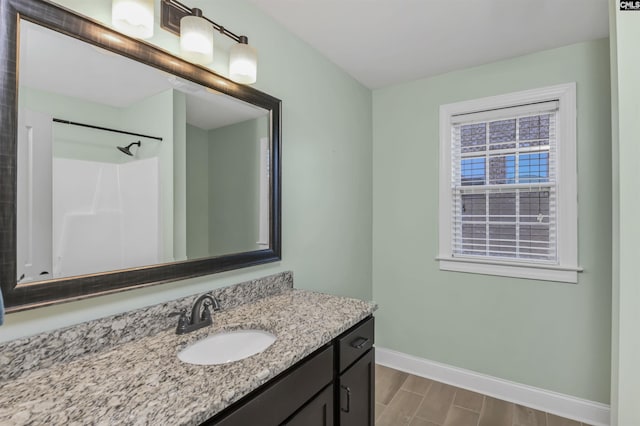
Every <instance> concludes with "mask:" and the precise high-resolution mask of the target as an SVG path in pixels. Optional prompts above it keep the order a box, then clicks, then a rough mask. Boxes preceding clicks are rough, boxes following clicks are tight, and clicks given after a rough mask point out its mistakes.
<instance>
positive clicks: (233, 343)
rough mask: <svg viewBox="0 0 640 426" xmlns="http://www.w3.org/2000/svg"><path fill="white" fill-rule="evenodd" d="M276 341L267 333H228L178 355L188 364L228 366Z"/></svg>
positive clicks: (191, 346)
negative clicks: (227, 364) (229, 363)
mask: <svg viewBox="0 0 640 426" xmlns="http://www.w3.org/2000/svg"><path fill="white" fill-rule="evenodd" d="M275 341H276V336H274V335H273V334H271V333H269V332H267V331H262V330H237V331H226V332H223V333H217V334H214V335H211V336H209V337H206V338H204V339H202V340H200V341H198V342H196V343H194V344H192V345H190V346H187V347H186V348H184V349H183V350H182V351H180V352H179V353H178V358H179V359H180V361H182V362H186V363H188V364H197V365H213V364H226V363H228V362H232V361H238V360H241V359H244V358H247V357H250V356H251V355H255V354H257V353H260V352H262V351H264V350H265V349H267V348H268V347H269V346H271V345H272V344H273V342H275Z"/></svg>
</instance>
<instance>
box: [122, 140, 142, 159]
mask: <svg viewBox="0 0 640 426" xmlns="http://www.w3.org/2000/svg"><path fill="white" fill-rule="evenodd" d="M134 145H137V146H138V148H140V147H141V146H142V143H141V142H140V141H137V142H131V143H130V144H129V145H127V146H118V147H117V148H118V150H119V151H120V152H122V153H124V154H126V155H129V156H131V157H133V153H132V152H131V147H132V146H134Z"/></svg>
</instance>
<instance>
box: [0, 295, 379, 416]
mask: <svg viewBox="0 0 640 426" xmlns="http://www.w3.org/2000/svg"><path fill="white" fill-rule="evenodd" d="M375 308H376V306H375V304H373V303H369V302H364V301H360V300H356V299H348V298H342V297H336V296H330V295H325V294H320V293H314V292H309V291H304V290H294V289H285V290H283V291H282V292H281V293H279V294H276V295H271V296H267V297H264V298H262V299H259V300H255V301H252V302H250V303H247V304H244V305H240V306H237V307H235V308H233V309H230V310H226V311H223V312H220V313H215V314H214V325H213V326H211V327H207V328H205V329H202V330H198V331H196V332H193V333H190V334H187V335H183V336H178V335H176V334H175V332H174V330H173V329H169V330H165V331H161V332H158V333H157V334H154V335H152V336H147V337H142V338H140V339H137V340H134V341H129V342H127V343H123V344H120V345H117V346H115V347H111V348H108V349H104V350H102V351H99V352H95V353H91V354H88V355H85V356H82V357H80V358H78V359H75V360H72V361H64V362H57V363H54V364H53V365H51V366H48V367H46V368H41V369H36V370H33V371H29V372H28V373H26V374H23V375H21V376H20V377H18V378H16V379H12V380H7V381H5V382H2V383H0V424H1V425H22V424H30V425H31V424H33V425H63V424H64V425H85V424H96V425H116V424H117V425H129V424H130V425H147V424H154V425H159V424H162V425H197V424H199V423H201V422H203V421H204V420H206V419H208V418H210V417H212V416H213V415H215V414H216V413H218V412H220V411H221V410H223V409H224V408H226V407H227V406H229V405H230V404H231V403H233V402H235V401H237V400H238V399H240V398H241V397H242V396H244V395H246V394H247V393H249V392H251V391H252V390H254V389H256V388H257V387H259V386H260V385H262V384H264V383H265V382H267V381H269V380H270V379H271V378H273V377H275V376H276V375H278V374H279V373H281V372H283V371H284V370H286V369H287V368H289V367H290V366H292V365H293V364H295V363H296V362H297V361H300V360H301V359H303V358H304V357H306V356H307V355H309V354H311V353H312V352H313V351H315V350H316V349H317V348H319V347H320V346H322V345H324V344H325V343H328V342H330V341H331V340H332V339H333V338H334V337H336V336H337V335H339V334H340V333H341V332H343V331H345V330H347V329H348V328H349V327H351V326H353V325H354V324H356V323H358V322H359V321H360V320H362V319H363V318H365V317H367V316H369V315H370V314H372V313H373V311H374V310H375ZM243 328H259V329H263V330H267V331H270V332H272V333H273V334H275V335H276V336H277V340H276V342H275V343H274V344H273V345H272V346H270V347H269V348H267V349H266V350H265V351H264V352H262V353H260V354H257V355H254V356H251V357H249V358H246V359H244V360H241V361H237V362H233V363H229V364H225V365H211V366H197V365H190V364H185V363H182V362H181V361H179V360H178V358H177V356H176V354H177V353H178V352H179V351H180V350H181V349H182V348H184V347H185V346H187V345H188V344H190V343H193V342H195V341H196V340H199V339H201V338H203V337H205V336H207V335H209V334H213V333H215V332H218V331H221V330H233V329H243ZM81 339H82V338H81V337H80V340H81Z"/></svg>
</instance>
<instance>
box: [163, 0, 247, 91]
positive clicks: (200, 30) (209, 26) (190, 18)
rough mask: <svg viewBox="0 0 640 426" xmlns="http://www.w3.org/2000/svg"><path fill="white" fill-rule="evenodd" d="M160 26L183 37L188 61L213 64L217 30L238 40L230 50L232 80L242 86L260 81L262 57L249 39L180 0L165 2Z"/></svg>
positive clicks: (181, 49)
mask: <svg viewBox="0 0 640 426" xmlns="http://www.w3.org/2000/svg"><path fill="white" fill-rule="evenodd" d="M160 17H161V20H160V27H161V28H163V29H165V30H167V31H170V32H172V33H174V34H176V35H178V36H180V52H181V54H182V57H183V58H184V59H186V60H187V61H190V62H194V63H196V64H200V65H206V64H209V63H211V62H212V61H213V33H214V30H215V31H218V32H219V33H220V34H222V35H225V36H227V37H229V38H230V39H232V40H234V41H235V42H236V44H235V45H234V46H232V47H231V49H230V50H229V77H230V78H231V79H232V80H233V81H236V82H238V83H242V84H252V83H255V82H256V78H257V68H258V59H257V58H258V56H257V53H256V50H255V49H254V48H253V47H251V46H250V45H249V44H248V41H249V39H248V38H247V37H246V36H243V35H242V36H239V35H236V34H234V33H232V32H231V31H229V30H228V29H226V28H225V27H223V26H222V25H219V24H217V23H215V22H213V21H212V20H211V19H209V18H207V17H206V16H204V15H203V14H202V10H200V9H197V8H193V9H192V8H190V7H188V6H186V5H184V4H182V3H180V2H179V1H177V0H162V8H161V13H160Z"/></svg>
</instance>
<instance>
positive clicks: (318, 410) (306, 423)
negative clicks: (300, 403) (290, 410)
mask: <svg viewBox="0 0 640 426" xmlns="http://www.w3.org/2000/svg"><path fill="white" fill-rule="evenodd" d="M283 425H284V426H333V386H327V387H326V388H325V389H324V390H323V391H322V392H320V394H318V396H316V397H315V398H313V399H312V400H311V401H310V402H309V403H308V404H307V405H305V406H304V408H302V410H300V411H299V412H297V413H296V414H294V415H293V417H291V418H290V419H289V420H287V421H286V422H284V423H283Z"/></svg>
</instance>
